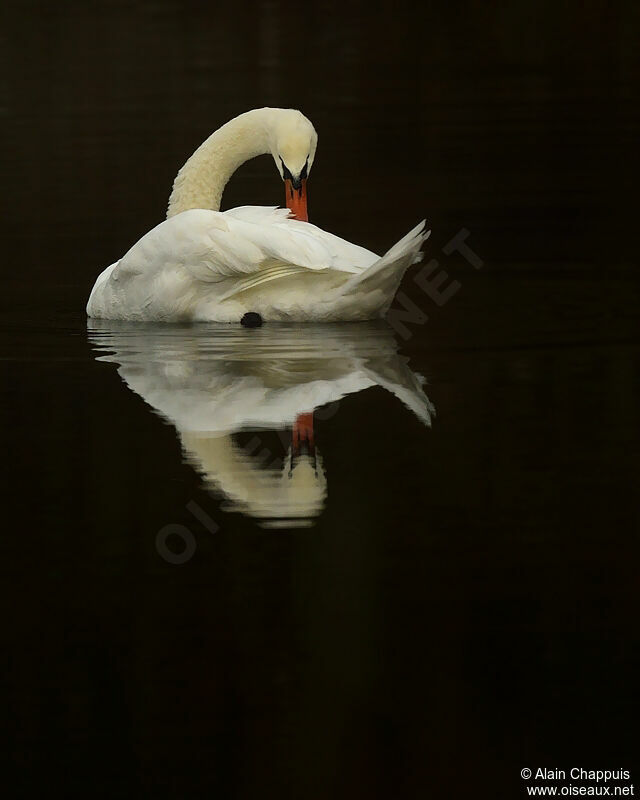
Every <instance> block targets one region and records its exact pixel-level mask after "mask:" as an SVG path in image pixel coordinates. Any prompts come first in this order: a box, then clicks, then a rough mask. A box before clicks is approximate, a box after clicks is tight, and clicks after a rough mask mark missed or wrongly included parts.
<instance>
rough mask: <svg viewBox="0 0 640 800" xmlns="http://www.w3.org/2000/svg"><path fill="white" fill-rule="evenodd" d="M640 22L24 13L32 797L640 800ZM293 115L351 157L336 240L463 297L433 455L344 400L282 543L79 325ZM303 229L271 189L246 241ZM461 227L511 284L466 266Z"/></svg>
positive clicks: (269, 167) (18, 28) (262, 194)
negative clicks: (526, 773)
mask: <svg viewBox="0 0 640 800" xmlns="http://www.w3.org/2000/svg"><path fill="white" fill-rule="evenodd" d="M638 8H639V6H638V4H637V3H634V2H632V1H631V0H628V2H622V1H621V2H613V3H612V2H604V1H602V2H583V3H577V2H566V3H560V2H557V1H556V2H551V1H550V0H549V1H548V2H547V1H546V0H545V1H543V2H510V3H507V2H496V3H492V2H470V3H464V2H446V3H445V2H438V3H424V4H421V5H420V6H418V5H417V4H406V3H403V2H394V3H386V2H385V3H373V2H370V3H364V2H361V3H339V2H335V3H331V2H327V3H319V2H316V3H299V4H292V3H284V2H276V1H275V0H274V1H273V2H261V3H255V2H244V3H214V2H208V3H188V2H140V3H119V2H113V3H100V2H97V3H88V2H82V3H81V2H77V3H75V2H69V3H64V2H61V3H46V4H45V3H43V4H36V3H28V2H25V3H8V4H6V5H5V7H4V11H3V12H2V13H3V27H4V34H3V35H4V42H3V48H2V49H3V53H4V58H5V59H6V62H5V64H4V65H3V69H2V75H3V77H2V81H3V90H2V93H3V99H2V137H3V141H2V152H3V166H2V179H3V180H2V184H3V186H2V200H3V213H2V242H3V248H4V259H3V263H4V266H3V270H2V292H1V293H0V297H1V303H2V308H3V315H2V319H0V334H1V335H0V356H1V362H0V365H1V369H2V384H1V387H2V388H1V391H2V400H1V409H2V416H3V426H2V434H1V435H2V447H3V451H4V453H5V466H6V469H7V474H6V477H5V480H4V482H3V484H2V487H1V488H2V493H3V504H4V519H5V535H4V541H3V548H4V557H3V566H4V578H3V582H4V585H5V588H7V589H8V598H9V604H8V610H7V612H6V614H5V617H6V622H7V625H8V633H7V642H8V644H9V681H8V686H9V693H10V694H9V699H10V702H9V722H10V738H9V746H8V753H9V755H10V758H11V761H12V762H13V765H14V766H16V767H17V772H18V775H19V783H17V784H16V785H15V786H16V788H15V790H14V791H15V796H41V795H42V793H43V792H44V791H48V790H50V789H51V788H52V787H61V788H62V790H63V791H65V792H67V793H69V794H71V793H76V792H77V793H80V794H82V795H83V796H86V795H90V796H100V797H102V796H104V797H116V796H118V797H121V796H131V797H142V796H157V795H161V796H171V797H199V796H204V795H207V796H214V797H222V798H234V797H238V798H253V797H262V796H278V797H291V798H298V797H310V798H315V797H318V798H326V797H380V798H390V797H393V798H395V797H398V798H405V797H406V798H418V797H420V798H422V797H429V796H434V797H508V798H512V797H514V798H515V797H520V796H525V795H524V790H523V786H522V781H521V779H520V777H519V773H520V770H521V769H522V768H523V767H530V768H532V769H535V768H537V767H548V768H555V767H558V768H564V769H570V768H571V767H573V766H582V767H584V768H588V769H595V768H609V769H611V768H620V767H623V768H627V769H633V768H634V767H635V763H634V759H635V758H636V754H637V751H638V748H637V735H636V732H637V726H638V708H637V704H636V703H635V697H636V695H637V692H636V684H637V674H638V673H637V670H638V659H637V656H638V650H637V645H638V627H637V612H636V609H637V601H638V596H637V595H638V589H637V559H638V543H637V534H638V505H637V486H638V478H639V477H640V448H639V445H638V441H639V439H638V434H639V433H640V420H639V415H638V408H639V403H638V400H639V399H640V397H639V385H640V379H639V378H640V358H639V349H638V344H639V338H638V326H637V308H638V299H639V297H640V283H639V281H638V277H637V249H638V245H637V243H636V227H637V226H636V224H635V211H636V208H635V206H636V204H635V202H634V201H635V200H636V195H637V189H636V187H637V179H636V171H635V167H636V163H635V162H636V161H637V142H638V122H639V114H638V105H637V95H636V90H637V78H638V45H637V42H638V32H639V29H638V13H639V12H638ZM263 105H273V106H293V107H299V108H300V109H301V110H302V111H303V112H304V113H305V114H306V115H307V116H308V117H309V118H310V119H311V120H312V121H313V123H314V125H315V126H316V129H317V130H318V132H319V149H318V156H317V159H316V163H315V165H314V170H313V175H312V178H311V181H310V184H309V189H310V215H311V219H312V220H313V221H314V222H316V223H317V224H319V225H321V226H322V227H324V228H326V229H328V230H331V231H333V232H335V233H337V234H339V235H341V236H344V237H345V238H347V239H350V240H352V241H355V242H358V243H361V244H363V245H365V246H368V247H370V248H371V249H374V250H378V251H381V250H384V249H386V248H387V247H388V246H389V245H390V244H391V243H392V242H393V241H395V240H396V239H397V238H399V237H400V236H401V235H402V234H404V233H405V232H406V231H407V230H408V229H409V228H410V227H412V226H413V225H414V224H415V223H416V222H417V221H418V220H419V219H421V218H422V217H424V216H426V217H427V219H428V220H429V223H430V226H431V227H432V230H433V233H432V238H431V242H430V245H429V248H428V253H429V256H430V257H437V258H438V259H439V260H440V262H441V264H442V266H443V267H444V268H446V269H447V271H448V272H449V273H450V274H451V276H452V277H455V278H456V279H458V280H460V281H461V283H462V290H461V291H460V292H459V294H458V295H456V297H455V298H454V299H452V300H451V302H450V303H449V304H447V305H446V306H444V307H442V308H437V307H435V306H433V307H432V306H428V307H425V309H424V310H425V312H426V313H428V316H429V320H428V322H427V323H426V324H423V325H421V326H413V327H412V335H411V337H410V338H409V339H408V340H407V341H402V340H401V341H400V343H401V345H402V348H403V352H405V353H406V354H407V355H408V356H409V357H410V358H411V363H412V366H413V367H414V368H415V369H417V371H419V372H422V373H423V374H426V375H427V376H428V378H429V382H430V389H429V394H430V396H431V399H432V400H433V402H434V403H435V405H436V408H437V411H438V418H437V421H436V423H435V425H434V427H433V429H432V430H431V431H429V432H425V431H424V430H423V429H422V428H420V426H419V424H418V423H417V422H416V421H415V420H414V419H413V418H412V417H410V415H408V414H407V413H406V412H405V411H404V410H402V409H401V408H399V406H398V405H397V403H396V401H394V399H393V398H392V397H391V396H389V395H385V394H384V393H383V392H381V391H380V390H372V391H371V392H367V393H363V394H360V395H357V396H353V397H350V398H348V399H346V400H345V401H343V403H342V404H341V407H340V411H339V413H338V414H337V415H336V416H335V417H332V418H331V420H328V421H327V422H326V423H320V424H319V431H318V437H319V438H320V439H321V442H322V444H321V448H322V451H323V455H324V457H325V461H326V464H327V468H328V475H329V484H330V496H329V502H328V505H327V509H326V511H325V513H324V515H323V516H322V517H321V519H320V520H319V522H318V525H317V526H316V527H315V528H312V529H310V530H306V531H299V530H298V531H296V530H293V531H287V532H284V533H282V532H280V533H273V532H272V533H265V531H263V530H261V529H258V528H257V527H256V525H255V523H254V522H252V521H251V520H248V519H243V518H241V517H240V516H239V515H230V514H225V511H224V510H223V508H221V507H220V503H219V499H216V498H213V497H211V496H209V495H207V494H206V493H205V492H204V491H203V490H202V487H201V483H200V480H199V478H198V476H197V475H196V474H195V473H194V472H193V470H192V469H191V468H190V467H189V466H187V465H185V464H183V463H182V459H181V454H180V448H179V445H178V444H177V442H176V438H175V433H174V431H173V429H172V428H171V427H170V426H166V425H164V424H163V423H162V422H161V421H160V420H159V419H158V418H157V417H155V416H153V415H152V414H150V413H149V410H148V408H147V407H145V405H144V403H143V402H142V401H141V400H140V398H138V397H136V396H134V395H132V394H131V393H129V392H127V391H126V390H125V388H124V387H123V386H122V384H121V383H120V381H119V379H118V378H117V376H116V374H115V371H114V370H113V368H112V367H109V366H107V365H104V364H98V363H96V362H95V360H94V357H93V355H92V352H91V348H90V346H89V344H88V342H87V338H86V323H85V318H84V305H85V303H86V299H87V297H88V293H89V291H90V289H91V286H92V284H93V282H94V280H95V277H96V276H97V274H98V272H99V271H100V270H102V269H103V268H104V267H105V266H106V265H108V264H110V263H111V262H113V261H114V260H116V259H117V258H118V257H119V256H121V255H122V254H123V253H124V252H125V251H126V250H127V249H128V248H129V247H130V246H131V244H133V243H134V242H135V241H136V240H137V239H138V238H139V237H140V236H141V235H142V234H143V233H145V232H146V231H147V230H148V229H149V228H150V227H152V226H153V225H155V224H157V223H158V222H159V221H160V220H161V219H162V218H163V216H164V212H165V209H166V203H167V199H168V195H169V191H170V188H171V183H172V180H173V177H174V175H175V173H176V171H177V170H178V168H179V167H180V166H181V165H182V163H183V162H184V160H185V159H186V157H187V156H188V155H189V154H190V153H191V152H192V151H193V150H194V149H195V147H196V146H197V145H198V144H199V143H200V142H201V141H202V140H203V139H204V138H205V137H206V136H207V135H208V134H209V133H211V132H212V131H213V130H214V129H215V128H217V127H218V126H219V125H221V124H222V123H224V122H225V121H227V120H228V119H229V118H231V117H232V116H234V115H236V114H238V113H240V112H242V111H245V110H247V109H249V108H252V107H259V106H263ZM281 195H282V187H281V184H280V183H279V179H278V176H277V174H276V173H275V170H274V167H273V164H272V161H271V160H270V159H269V158H262V159H257V160H255V161H253V162H251V163H249V164H247V165H245V166H244V167H243V168H242V169H241V170H240V172H239V173H238V175H236V177H235V178H234V179H233V181H232V183H231V184H230V186H229V187H228V189H227V191H226V192H225V195H224V198H223V206H224V207H225V208H227V207H231V206H234V205H238V204H246V203H264V204H278V203H280V202H281V199H282V197H281ZM461 228H466V229H468V230H469V231H470V238H469V240H468V241H469V243H470V244H471V245H472V247H473V249H474V250H475V251H476V252H477V253H478V255H479V256H480V257H481V258H482V260H483V261H484V264H485V266H484V267H483V268H482V269H481V270H479V271H475V270H473V269H472V268H471V267H470V266H469V265H468V264H467V263H466V262H465V261H464V260H463V259H461V258H460V257H459V255H455V254H454V255H453V256H450V257H446V256H443V255H442V247H443V245H444V244H445V243H446V242H447V241H449V240H450V239H451V238H452V237H453V236H454V235H455V234H456V233H457V232H458V231H459V230H460V229H461ZM403 289H404V290H405V292H406V294H407V295H409V296H410V297H411V298H413V300H414V301H415V302H420V303H422V304H423V303H424V302H425V300H424V297H422V296H421V295H420V292H419V290H418V289H417V288H416V286H415V285H414V284H413V283H412V281H411V276H408V277H407V279H406V280H405V284H404V286H403ZM194 498H195V499H196V500H197V502H198V503H199V504H200V505H201V506H202V507H203V508H205V509H207V511H208V513H210V514H211V515H212V516H213V517H214V518H215V519H216V520H218V521H219V522H220V523H221V530H220V531H219V532H218V533H217V534H216V535H215V536H211V535H210V534H208V533H207V532H206V531H205V530H204V529H203V528H202V527H201V526H200V525H199V524H198V523H195V522H194V521H193V519H192V518H191V517H190V516H189V514H188V512H187V511H186V509H185V504H186V503H188V502H189V501H190V500H192V499H194ZM168 522H183V523H185V524H187V525H189V527H190V528H191V529H192V530H193V531H194V533H195V534H196V535H197V540H198V551H197V556H196V557H195V558H194V559H193V560H192V562H190V563H189V564H188V565H184V566H182V567H172V566H170V565H167V564H165V563H164V562H163V561H162V560H161V559H160V558H159V557H158V554H157V552H156V550H155V547H154V539H155V534H156V532H157V530H158V529H159V528H161V527H162V526H163V525H165V524H166V523H168ZM633 777H635V779H636V781H637V780H638V774H637V772H636V773H635V774H634V775H633Z"/></svg>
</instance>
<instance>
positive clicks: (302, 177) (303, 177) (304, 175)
mask: <svg viewBox="0 0 640 800" xmlns="http://www.w3.org/2000/svg"><path fill="white" fill-rule="evenodd" d="M308 172H309V156H307V160H306V161H305V162H304V167H303V168H302V172H301V173H300V180H301V181H305V180H306V179H307V173H308Z"/></svg>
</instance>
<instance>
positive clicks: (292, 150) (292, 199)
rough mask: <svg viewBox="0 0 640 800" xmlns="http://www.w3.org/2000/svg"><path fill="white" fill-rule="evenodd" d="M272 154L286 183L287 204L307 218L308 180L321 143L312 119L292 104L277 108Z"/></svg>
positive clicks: (300, 215)
mask: <svg viewBox="0 0 640 800" xmlns="http://www.w3.org/2000/svg"><path fill="white" fill-rule="evenodd" d="M273 111H274V112H276V111H277V113H275V114H274V117H273V124H272V129H271V155H272V156H273V160H274V161H275V163H276V167H277V168H278V172H279V173H280V177H281V178H282V180H283V181H284V183H285V189H286V200H287V208H289V209H290V210H291V211H292V212H293V213H294V215H295V216H296V217H298V219H305V220H306V219H307V194H306V183H307V178H308V177H309V173H310V172H311V166H312V164H313V159H314V158H315V155H316V147H317V146H318V134H317V133H316V131H315V128H314V127H313V125H312V124H311V123H310V122H309V120H308V119H307V118H306V117H305V116H304V114H301V113H300V112H299V111H296V110H295V109H292V108H281V109H277V110H276V109H273Z"/></svg>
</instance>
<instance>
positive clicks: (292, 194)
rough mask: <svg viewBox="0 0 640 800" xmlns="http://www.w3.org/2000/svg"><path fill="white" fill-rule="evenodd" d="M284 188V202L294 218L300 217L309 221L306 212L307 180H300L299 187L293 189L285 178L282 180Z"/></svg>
mask: <svg viewBox="0 0 640 800" xmlns="http://www.w3.org/2000/svg"><path fill="white" fill-rule="evenodd" d="M284 190H285V193H286V195H287V197H286V204H287V208H288V209H289V211H291V213H292V214H293V216H294V217H295V218H296V219H301V220H303V221H304V222H308V221H309V215H308V213H307V181H306V179H305V180H302V181H301V182H300V188H299V189H294V188H293V184H292V183H291V181H290V180H289V178H287V179H286V180H285V182H284Z"/></svg>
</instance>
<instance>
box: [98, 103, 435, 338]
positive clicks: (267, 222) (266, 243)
mask: <svg viewBox="0 0 640 800" xmlns="http://www.w3.org/2000/svg"><path fill="white" fill-rule="evenodd" d="M316 141H317V137H316V134H315V131H314V130H313V126H312V125H311V123H310V122H309V121H308V120H307V119H306V118H305V117H304V116H303V115H302V114H300V112H299V111H293V110H285V109H258V110H256V111H249V112H247V113H246V114H242V115H240V116H239V117H236V118H235V119H234V120H231V122H229V123H227V125H225V126H223V127H222V128H220V130H218V131H216V133H214V134H212V136H210V137H209V139H207V140H206V142H204V143H203V144H202V145H201V146H200V148H198V150H196V152H195V153H194V154H193V156H192V157H191V158H190V159H189V160H188V161H187V163H186V164H185V166H184V167H183V168H182V169H181V170H180V172H179V173H178V176H177V177H176V180H175V183H174V188H173V192H172V194H171V198H170V201H169V209H168V212H167V217H168V218H167V219H166V220H165V221H164V222H162V223H160V224H159V225H157V226H156V227H155V228H153V229H152V230H151V231H149V233H147V234H146V235H145V236H143V237H142V239H140V240H139V241H138V242H137V243H136V244H135V245H134V246H133V247H132V248H131V250H129V252H128V253H127V254H126V255H125V256H124V257H123V258H121V259H120V261H118V262H116V263H115V264H112V265H111V266H110V267H108V268H107V269H106V270H104V272H102V274H101V275H100V276H99V277H98V279H97V281H96V284H95V286H94V287H93V290H92V292H91V296H90V298H89V302H88V304H87V313H88V314H89V316H91V317H99V318H103V319H121V320H154V321H167V322H169V321H179V320H194V321H212V322H237V321H239V320H240V319H241V318H242V316H243V315H244V314H245V313H247V312H251V311H253V312H257V313H259V314H260V315H261V316H262V317H263V319H265V320H300V321H333V320H363V319H372V318H374V317H379V316H383V315H384V313H385V312H386V311H387V309H388V307H389V305H390V303H391V301H392V299H393V297H394V295H395V292H396V290H397V288H398V285H399V283H400V281H401V279H402V276H403V275H404V273H405V271H406V269H407V268H408V267H409V266H410V265H411V264H412V263H415V262H416V261H418V260H420V248H421V245H422V242H423V241H424V239H425V238H426V236H427V235H428V234H425V233H424V232H423V230H424V223H421V224H420V225H418V226H417V227H416V228H414V229H413V230H412V231H411V232H410V233H409V234H408V235H407V236H405V237H404V239H402V240H400V242H398V243H397V244H396V245H394V247H393V248H391V250H389V251H388V252H387V253H386V254H385V255H384V256H383V257H382V258H380V257H378V256H377V255H376V254H375V253H372V252H370V251H369V250H366V249H364V248H362V247H359V246H357V245H354V244H351V243H350V242H347V241H345V240H344V239H340V238H339V237H337V236H334V235H332V234H330V233H327V232H326V231H323V230H321V229H320V228H318V227H316V226H314V225H310V224H308V223H306V222H302V221H300V220H299V219H293V218H291V217H290V212H289V211H288V210H287V209H275V208H268V207H267V208H265V207H259V206H243V207H240V208H235V209H232V210H230V211H226V212H224V213H222V212H220V211H219V210H218V209H219V207H220V200H221V197H222V191H223V189H224V186H225V184H226V183H227V181H228V179H229V177H230V176H231V175H232V174H233V172H234V171H235V169H237V167H238V166H239V165H240V164H242V163H243V162H244V161H246V160H247V159H249V158H253V157H254V156H256V155H259V154H261V153H268V152H271V153H272V155H273V157H274V160H276V164H277V166H278V168H279V170H280V172H281V174H282V175H283V177H285V176H290V178H291V180H289V179H287V197H288V198H289V196H290V197H291V198H294V195H296V192H299V196H300V197H302V192H303V190H304V186H305V184H306V176H307V174H308V171H309V170H310V169H311V165H312V163H313V158H314V155H315V146H316ZM292 181H293V186H295V192H294V189H293V188H292ZM296 200H297V196H296ZM291 208H295V209H296V210H297V209H298V206H296V205H295V201H292V205H291ZM304 211H305V212H306V198H305V205H304ZM298 214H299V215H300V212H299V211H298Z"/></svg>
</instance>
